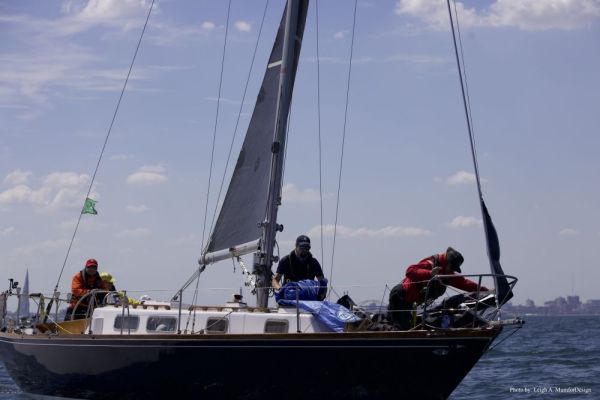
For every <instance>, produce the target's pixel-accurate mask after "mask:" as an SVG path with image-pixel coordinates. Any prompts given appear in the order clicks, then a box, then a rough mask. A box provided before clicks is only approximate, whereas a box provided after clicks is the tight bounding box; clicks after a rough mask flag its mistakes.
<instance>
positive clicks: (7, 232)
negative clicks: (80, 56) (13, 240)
mask: <svg viewBox="0 0 600 400" xmlns="http://www.w3.org/2000/svg"><path fill="white" fill-rule="evenodd" d="M16 232H17V230H16V229H15V227H14V226H9V227H8V228H0V236H8V235H12V234H14V233H16Z"/></svg>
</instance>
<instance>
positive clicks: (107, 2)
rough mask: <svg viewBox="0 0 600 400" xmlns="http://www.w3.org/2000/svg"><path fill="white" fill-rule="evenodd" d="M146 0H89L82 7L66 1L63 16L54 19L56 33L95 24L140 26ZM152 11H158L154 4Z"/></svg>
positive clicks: (81, 29)
mask: <svg viewBox="0 0 600 400" xmlns="http://www.w3.org/2000/svg"><path fill="white" fill-rule="evenodd" d="M150 3H151V2H149V1H146V0H89V1H88V2H87V3H86V4H85V5H84V6H83V7H81V6H80V5H79V4H75V3H74V2H73V1H68V2H67V3H66V6H63V8H62V10H63V13H64V15H65V16H64V17H63V18H61V19H59V20H56V21H55V23H54V30H55V32H56V33H57V34H63V35H70V34H75V33H79V32H83V31H86V30H88V29H91V28H93V27H96V26H110V27H117V28H120V29H122V30H125V31H127V30H130V29H133V28H136V27H139V26H141V25H142V24H143V23H144V21H145V19H146V15H147V12H148V9H149V7H150ZM154 7H155V9H154V10H153V13H154V12H158V10H157V9H156V7H157V5H156V4H155V5H154Z"/></svg>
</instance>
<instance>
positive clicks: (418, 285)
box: [402, 254, 489, 303]
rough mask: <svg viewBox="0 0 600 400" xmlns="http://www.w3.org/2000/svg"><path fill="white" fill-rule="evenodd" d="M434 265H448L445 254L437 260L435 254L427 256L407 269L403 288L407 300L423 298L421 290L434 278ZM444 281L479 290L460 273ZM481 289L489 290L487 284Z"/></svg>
mask: <svg viewBox="0 0 600 400" xmlns="http://www.w3.org/2000/svg"><path fill="white" fill-rule="evenodd" d="M436 261H437V263H436ZM434 266H439V267H445V266H446V257H445V255H444V254H440V255H438V257H437V260H436V257H435V256H431V257H427V258H425V259H423V260H421V261H419V262H418V263H416V264H413V265H411V266H409V267H408V268H407V269H406V278H404V280H403V281H402V288H403V289H404V293H405V297H404V299H405V300H406V301H407V302H409V303H412V302H415V301H416V302H419V301H421V300H422V299H421V297H422V296H421V294H422V292H421V290H422V289H423V288H425V287H427V283H428V282H429V280H430V279H431V278H432V276H431V270H432V269H433V268H434ZM442 282H443V283H444V284H446V285H448V286H452V287H455V288H457V289H461V290H464V291H466V292H475V291H477V283H475V282H473V281H471V280H469V279H466V278H465V277H463V276H460V275H456V276H452V277H448V278H443V279H442ZM479 290H481V291H488V290H489V289H488V288H486V287H485V286H482V287H481V288H480V289H479Z"/></svg>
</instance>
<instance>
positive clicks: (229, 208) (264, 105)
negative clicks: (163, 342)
mask: <svg viewBox="0 0 600 400" xmlns="http://www.w3.org/2000/svg"><path fill="white" fill-rule="evenodd" d="M307 8H308V1H303V2H302V6H301V7H300V12H299V13H298V28H297V31H296V40H299V41H301V40H302V36H303V32H304V24H305V20H306V12H307ZM286 9H287V6H286ZM285 16H286V10H284V13H283V18H282V20H281V23H280V25H279V30H278V31H277V37H276V39H275V44H274V45H273V49H272V51H271V56H270V57H269V63H268V65H267V70H266V72H265V76H264V78H263V82H262V85H261V88H260V92H259V93H258V97H257V99H256V104H255V106H254V113H253V114H252V119H251V120H250V125H249V126H248V131H247V133H246V138H245V139H244V142H243V145H242V148H241V151H240V154H239V157H238V160H237V163H236V166H235V169H234V171H233V175H232V177H231V181H230V183H229V189H228V191H227V194H226V195H225V199H224V201H223V205H222V206H221V211H220V213H219V217H218V218H217V222H216V224H215V227H214V229H213V231H212V233H211V237H210V241H209V244H208V247H207V248H206V250H205V252H204V253H205V254H206V253H210V252H216V251H220V250H226V249H230V248H233V247H235V246H238V245H241V244H244V243H249V242H252V241H256V240H258V239H259V238H260V236H261V230H260V227H259V224H260V223H261V222H263V221H264V219H265V214H266V208H267V200H268V199H267V197H268V186H269V175H270V169H271V152H272V148H271V147H272V143H273V137H274V129H275V123H276V121H275V118H276V114H277V107H278V104H277V102H278V92H279V85H280V73H281V59H282V53H283V40H284V29H285ZM299 55H300V52H299V49H298V51H297V52H296V54H294V62H293V66H292V68H290V70H289V71H287V73H289V74H291V79H292V88H293V81H294V77H295V75H296V68H297V66H298V58H299Z"/></svg>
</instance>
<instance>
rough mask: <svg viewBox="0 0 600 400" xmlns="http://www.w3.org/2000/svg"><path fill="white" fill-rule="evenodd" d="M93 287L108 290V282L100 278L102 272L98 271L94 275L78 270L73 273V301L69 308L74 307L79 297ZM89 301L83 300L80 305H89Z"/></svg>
mask: <svg viewBox="0 0 600 400" xmlns="http://www.w3.org/2000/svg"><path fill="white" fill-rule="evenodd" d="M92 289H103V290H108V287H107V285H106V282H104V281H103V280H102V278H100V274H98V273H97V272H96V273H95V274H93V275H91V274H86V273H85V270H82V271H79V272H77V273H76V274H75V275H73V279H72V280H71V303H70V304H69V308H74V307H75V305H76V304H77V302H78V301H79V299H81V298H82V297H83V296H84V295H85V294H86V293H88V292H90V291H91V290H92ZM87 303H88V302H87V301H85V300H84V301H82V302H81V303H80V305H79V306H80V307H82V306H84V307H87Z"/></svg>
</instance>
